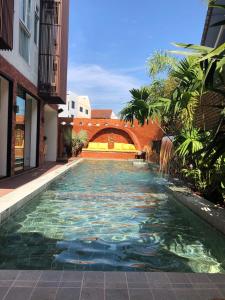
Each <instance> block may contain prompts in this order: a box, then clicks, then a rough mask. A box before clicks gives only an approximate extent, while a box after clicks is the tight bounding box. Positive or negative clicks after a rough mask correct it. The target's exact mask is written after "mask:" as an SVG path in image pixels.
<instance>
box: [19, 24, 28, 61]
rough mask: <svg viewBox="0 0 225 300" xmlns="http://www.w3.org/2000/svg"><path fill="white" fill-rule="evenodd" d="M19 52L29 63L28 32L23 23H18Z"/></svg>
mask: <svg viewBox="0 0 225 300" xmlns="http://www.w3.org/2000/svg"><path fill="white" fill-rule="evenodd" d="M19 39H20V40H19V53H20V55H21V56H22V57H23V58H24V59H25V61H26V62H28V63H29V60H30V34H29V33H28V32H27V30H26V29H25V28H24V26H23V24H20V33H19Z"/></svg>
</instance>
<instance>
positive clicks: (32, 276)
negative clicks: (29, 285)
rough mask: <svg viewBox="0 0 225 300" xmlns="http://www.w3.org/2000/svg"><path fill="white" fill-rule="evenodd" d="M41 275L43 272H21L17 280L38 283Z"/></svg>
mask: <svg viewBox="0 0 225 300" xmlns="http://www.w3.org/2000/svg"><path fill="white" fill-rule="evenodd" d="M41 274H42V271H20V273H19V275H18V277H17V279H16V280H28V281H36V280H38V279H39V277H40V275H41Z"/></svg>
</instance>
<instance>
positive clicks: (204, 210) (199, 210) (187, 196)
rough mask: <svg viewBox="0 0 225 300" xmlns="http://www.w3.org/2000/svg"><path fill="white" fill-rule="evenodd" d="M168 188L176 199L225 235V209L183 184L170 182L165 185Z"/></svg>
mask: <svg viewBox="0 0 225 300" xmlns="http://www.w3.org/2000/svg"><path fill="white" fill-rule="evenodd" d="M165 187H166V190H167V191H168V192H169V194H170V195H172V196H174V198H175V200H176V201H178V202H179V203H181V204H183V205H184V206H185V207H186V208H188V209H189V210H191V211H192V212H193V213H194V214H196V215H197V216H198V217H200V218H201V219H203V220H204V221H205V222H207V223H208V224H209V225H211V226H212V227H213V228H214V229H216V230H218V231H220V232H221V233H222V234H224V235H225V209H224V208H222V207H219V206H217V205H215V204H214V203H212V202H210V201H208V200H206V199H205V198H203V197H201V196H198V195H196V194H194V192H193V191H191V189H189V188H188V187H186V186H184V185H182V186H177V185H175V184H174V183H171V182H169V184H168V185H165Z"/></svg>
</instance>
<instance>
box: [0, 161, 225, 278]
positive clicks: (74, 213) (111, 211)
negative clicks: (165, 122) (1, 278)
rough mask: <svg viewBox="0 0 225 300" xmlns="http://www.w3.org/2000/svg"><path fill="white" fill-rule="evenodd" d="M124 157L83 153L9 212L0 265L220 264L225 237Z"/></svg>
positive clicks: (170, 267)
mask: <svg viewBox="0 0 225 300" xmlns="http://www.w3.org/2000/svg"><path fill="white" fill-rule="evenodd" d="M165 184H166V181H165V179H163V178H160V177H158V176H157V175H156V174H153V173H152V172H150V170H149V169H148V168H146V169H137V168H135V167H134V166H133V165H132V163H130V162H109V161H97V162H96V161H86V162H84V163H82V164H80V165H79V166H77V167H76V168H74V170H72V171H70V172H69V173H68V174H67V175H66V176H65V177H64V178H63V179H61V180H59V181H57V182H56V183H54V184H53V185H52V186H51V187H50V189H49V190H48V191H46V192H44V193H43V194H42V195H41V196H39V197H38V198H37V199H35V200H34V201H33V202H32V203H30V204H29V205H28V206H27V207H26V208H24V209H23V210H21V211H20V212H19V213H17V214H16V215H14V216H13V217H11V218H10V220H9V221H8V222H7V223H6V224H4V225H3V226H2V228H1V231H0V268H21V269H49V268H54V269H62V268H64V269H76V270H128V271H129V270H141V271H155V270H163V271H182V272H184V271H186V272H213V273H215V272H224V269H225V264H224V261H225V239H224V237H223V236H222V235H221V234H219V233H218V232H216V231H215V230H213V229H212V228H211V227H209V226H208V225H207V224H206V223H204V222H203V221H201V220H200V219H199V218H197V217H196V216H194V215H193V214H192V213H191V212H189V211H188V210H187V209H186V208H184V207H183V206H181V205H180V204H177V203H176V202H175V201H174V200H173V199H171V198H170V197H169V196H168V195H167V194H166V193H165V191H164V185H165Z"/></svg>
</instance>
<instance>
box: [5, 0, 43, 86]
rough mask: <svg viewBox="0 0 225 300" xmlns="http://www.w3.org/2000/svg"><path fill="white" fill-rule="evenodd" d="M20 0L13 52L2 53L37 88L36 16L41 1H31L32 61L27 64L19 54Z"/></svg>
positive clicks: (17, 8) (17, 5)
mask: <svg viewBox="0 0 225 300" xmlns="http://www.w3.org/2000/svg"><path fill="white" fill-rule="evenodd" d="M19 3H20V1H19V0H16V1H14V5H15V7H14V10H15V14H14V36H13V50H12V51H0V55H2V56H3V57H4V58H5V59H6V60H7V61H8V62H9V63H10V64H11V65H13V66H14V67H15V68H16V69H17V70H18V71H20V72H21V73H22V74H23V75H24V76H25V77H26V78H28V79H29V80H30V81H31V82H32V83H33V84H34V85H35V86H37V83H38V45H36V44H35V43H34V16H35V6H36V5H38V7H39V8H40V0H31V19H30V22H31V23H30V24H31V26H30V45H29V46H30V61H29V63H27V62H26V61H25V60H24V58H23V57H22V56H21V55H20V53H19V29H20V25H19V24H20V19H19V8H20V7H19Z"/></svg>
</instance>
